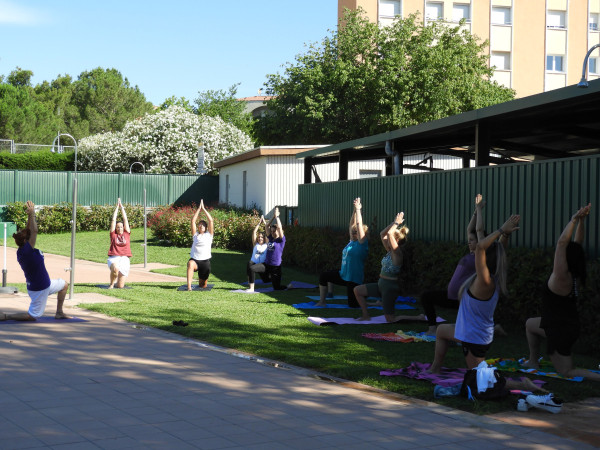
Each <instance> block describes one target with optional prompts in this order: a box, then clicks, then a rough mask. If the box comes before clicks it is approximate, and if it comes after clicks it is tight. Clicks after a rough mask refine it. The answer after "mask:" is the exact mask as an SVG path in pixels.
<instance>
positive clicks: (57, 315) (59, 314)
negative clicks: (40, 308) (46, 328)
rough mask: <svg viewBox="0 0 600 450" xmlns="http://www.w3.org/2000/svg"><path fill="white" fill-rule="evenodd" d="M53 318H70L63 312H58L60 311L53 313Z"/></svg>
mask: <svg viewBox="0 0 600 450" xmlns="http://www.w3.org/2000/svg"><path fill="white" fill-rule="evenodd" d="M54 318H55V319H70V318H71V317H70V316H67V315H66V314H65V313H64V312H60V313H59V312H57V313H56V314H55V315H54Z"/></svg>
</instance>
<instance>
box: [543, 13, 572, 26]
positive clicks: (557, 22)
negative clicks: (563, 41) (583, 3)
mask: <svg viewBox="0 0 600 450" xmlns="http://www.w3.org/2000/svg"><path fill="white" fill-rule="evenodd" d="M566 23H567V22H566V13H565V11H548V14H547V16H546V26H547V27H548V28H566Z"/></svg>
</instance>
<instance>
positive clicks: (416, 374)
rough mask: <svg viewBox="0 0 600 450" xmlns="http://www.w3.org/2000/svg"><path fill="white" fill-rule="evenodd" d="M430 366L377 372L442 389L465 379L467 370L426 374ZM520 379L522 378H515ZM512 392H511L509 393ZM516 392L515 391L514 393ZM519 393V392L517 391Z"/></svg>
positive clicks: (418, 365) (427, 364)
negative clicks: (426, 382) (422, 382)
mask: <svg viewBox="0 0 600 450" xmlns="http://www.w3.org/2000/svg"><path fill="white" fill-rule="evenodd" d="M430 366H431V364H429V363H420V362H417V361H413V362H411V363H410V365H409V366H408V367H404V368H402V369H385V370H382V371H381V372H379V375H382V376H385V377H397V376H400V377H406V378H413V379H415V380H426V381H429V382H431V383H433V384H437V385H439V386H443V387H451V386H455V385H457V384H462V382H463V379H464V378H465V373H466V372H467V369H462V368H460V369H449V368H447V367H442V370H441V371H440V373H429V372H426V370H427V369H429V367H430ZM517 379H522V378H517ZM531 381H533V384H535V385H536V386H538V387H541V386H543V385H544V384H546V382H545V381H541V380H531ZM511 392H512V391H511ZM516 392H517V391H516V390H515V393H516ZM519 392H521V391H519Z"/></svg>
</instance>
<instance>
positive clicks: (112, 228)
mask: <svg viewBox="0 0 600 450" xmlns="http://www.w3.org/2000/svg"><path fill="white" fill-rule="evenodd" d="M120 204H121V199H120V198H118V199H117V206H116V207H115V212H114V213H113V216H112V220H111V221H110V232H111V233H114V232H115V228H117V215H118V214H119V205H120Z"/></svg>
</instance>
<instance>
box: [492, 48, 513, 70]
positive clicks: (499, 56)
mask: <svg viewBox="0 0 600 450" xmlns="http://www.w3.org/2000/svg"><path fill="white" fill-rule="evenodd" d="M490 66H496V70H510V52H492V56H491V58H490Z"/></svg>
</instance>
